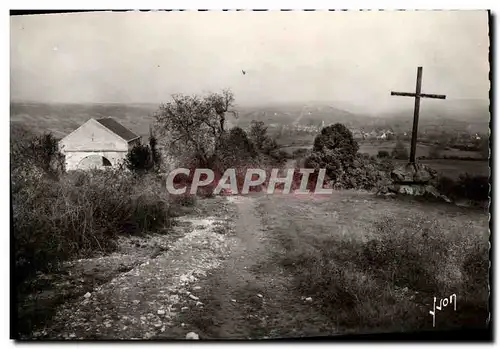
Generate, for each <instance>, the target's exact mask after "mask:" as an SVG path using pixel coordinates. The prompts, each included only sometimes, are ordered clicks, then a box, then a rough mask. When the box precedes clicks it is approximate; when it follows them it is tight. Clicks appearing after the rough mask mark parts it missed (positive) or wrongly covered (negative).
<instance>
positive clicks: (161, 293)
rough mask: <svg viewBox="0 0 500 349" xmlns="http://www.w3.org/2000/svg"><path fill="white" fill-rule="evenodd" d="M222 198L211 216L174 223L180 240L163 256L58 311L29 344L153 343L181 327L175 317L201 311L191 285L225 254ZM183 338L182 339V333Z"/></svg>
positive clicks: (193, 285)
mask: <svg viewBox="0 0 500 349" xmlns="http://www.w3.org/2000/svg"><path fill="white" fill-rule="evenodd" d="M224 201H225V199H224V198H217V199H214V200H212V203H211V205H213V206H214V207H217V210H214V209H213V208H212V209H211V211H212V212H213V213H214V215H213V216H208V217H207V216H206V215H204V216H203V217H200V216H199V215H197V214H195V215H189V216H186V217H183V218H181V219H180V220H179V225H180V226H179V229H181V230H182V229H184V230H186V229H187V232H184V234H183V237H182V238H180V239H178V240H176V241H175V242H174V243H173V244H171V245H170V246H169V247H168V249H167V251H165V252H162V253H160V254H158V255H155V256H152V257H151V258H150V259H147V260H146V261H143V262H142V263H141V264H140V265H138V266H136V267H134V268H132V269H131V270H129V271H126V272H124V273H121V274H120V275H118V276H117V277H115V278H113V279H112V280H111V281H109V282H107V283H104V284H102V285H100V286H96V287H94V288H93V289H92V290H91V291H90V292H88V293H86V294H85V295H83V296H81V297H80V298H78V299H76V300H75V301H71V302H67V303H65V304H63V305H61V306H60V307H59V308H58V309H57V311H56V314H55V316H54V317H53V318H52V319H51V321H50V324H49V325H48V326H47V327H45V328H42V329H40V330H37V331H36V332H35V333H33V334H32V336H31V338H35V339H37V338H39V339H75V340H76V339H86V340H87V339H108V340H109V339H155V338H157V337H158V336H160V335H161V334H163V333H176V329H177V327H179V328H180V330H181V331H183V332H185V331H184V330H183V328H182V327H183V326H181V323H179V322H178V321H176V320H177V317H178V314H180V313H182V312H183V311H186V309H189V308H191V307H199V308H202V307H203V304H201V303H200V302H199V301H198V298H197V297H196V296H195V292H196V283H197V282H198V280H199V279H202V278H204V277H206V275H207V273H208V272H209V271H210V270H211V269H214V268H217V267H218V266H219V265H220V263H221V262H222V260H223V259H224V258H225V256H227V254H228V253H229V251H230V246H229V245H228V244H227V240H228V239H227V237H226V236H225V235H224V232H225V231H227V229H226V228H225V224H226V223H227V222H228V220H229V217H227V215H226V213H227V210H226V207H225V206H224ZM183 336H185V333H183Z"/></svg>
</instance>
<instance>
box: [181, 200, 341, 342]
mask: <svg viewBox="0 0 500 349" xmlns="http://www.w3.org/2000/svg"><path fill="white" fill-rule="evenodd" d="M228 199H229V201H230V202H231V203H232V204H234V205H235V206H236V209H237V218H236V220H235V224H234V227H233V229H234V237H233V239H232V243H231V246H232V249H231V255H230V256H229V258H228V260H227V261H226V262H225V263H224V264H223V265H222V266H221V268H219V269H217V271H216V272H215V273H214V274H213V275H211V276H210V277H208V278H207V279H206V280H205V281H204V282H203V283H202V284H201V285H202V291H200V299H201V300H202V301H203V302H205V306H204V309H193V310H192V311H190V312H188V313H184V314H183V315H182V317H181V318H182V319H183V321H184V322H185V323H186V324H187V328H188V329H189V330H190V331H194V332H196V333H198V334H199V335H200V338H201V339H265V338H291V337H300V336H303V335H305V334H307V335H308V336H314V335H318V336H319V335H331V334H333V333H334V330H333V329H332V327H331V326H328V325H327V323H328V321H327V320H326V319H325V318H324V317H322V316H321V315H320V314H318V313H317V312H316V311H315V309H314V308H313V306H312V304H311V303H309V302H307V301H306V300H305V298H306V297H304V296H303V297H301V296H300V295H297V294H292V293H291V292H290V291H289V285H290V278H289V277H288V276H287V275H286V274H285V272H284V271H283V269H281V267H280V266H279V265H278V264H277V263H274V262H273V259H274V257H275V256H276V254H279V253H280V251H279V249H280V246H279V245H277V244H276V243H275V242H274V241H273V239H272V237H271V236H269V234H271V233H272V232H270V231H268V230H267V229H266V227H265V226H263V225H262V222H261V219H260V217H259V216H258V213H257V210H256V203H257V202H258V200H266V199H267V198H266V195H262V194H261V195H258V194H257V195H255V196H246V197H243V196H235V197H230V198H228Z"/></svg>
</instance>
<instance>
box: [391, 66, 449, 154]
mask: <svg viewBox="0 0 500 349" xmlns="http://www.w3.org/2000/svg"><path fill="white" fill-rule="evenodd" d="M421 89H422V67H418V68H417V87H416V89H415V93H413V92H394V91H391V96H404V97H415V108H414V109H413V130H412V134H411V150H410V164H415V152H416V150H417V131H418V114H419V111H420V98H437V99H446V96H445V95H433V94H427V93H421Z"/></svg>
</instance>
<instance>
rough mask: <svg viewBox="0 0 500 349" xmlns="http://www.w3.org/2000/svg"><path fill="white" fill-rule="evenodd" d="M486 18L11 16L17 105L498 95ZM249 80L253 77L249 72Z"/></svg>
mask: <svg viewBox="0 0 500 349" xmlns="http://www.w3.org/2000/svg"><path fill="white" fill-rule="evenodd" d="M488 51H489V38H488V17H487V12H486V11H476V12H472V11H418V12H414V11H411V12H410V11H402V12H383V11H375V12H374V11H370V12H369V11H364V12H326V11H321V12H300V11H293V12H246V11H245V12H213V11H212V12H191V11H189V12H155V13H103V12H100V13H78V14H57V15H34V16H18V17H11V80H10V81H11V98H12V99H23V100H36V101H46V102H154V103H159V102H162V101H167V100H168V99H169V96H170V95H171V94H172V93H189V94H191V93H202V92H206V91H217V90H220V89H222V88H230V89H232V90H233V92H234V93H235V97H236V100H237V102H238V103H239V104H242V105H243V104H259V103H269V102H308V101H328V102H335V101H342V102H344V103H345V104H352V105H353V106H356V107H357V108H360V109H363V108H369V109H370V110H376V111H382V110H386V109H391V108H397V107H401V106H408V105H409V106H410V107H412V106H413V104H412V101H411V100H409V99H407V98H403V97H391V96H390V91H391V90H396V91H405V92H410V91H412V90H414V89H415V78H416V68H417V66H419V65H421V66H423V67H424V72H423V86H422V90H423V92H426V93H438V94H446V95H447V96H448V98H449V99H462V98H463V99H483V100H487V99H488V91H489V79H488V72H489V63H488ZM242 69H243V70H245V71H246V72H247V74H246V75H243V74H242V72H241V70H242Z"/></svg>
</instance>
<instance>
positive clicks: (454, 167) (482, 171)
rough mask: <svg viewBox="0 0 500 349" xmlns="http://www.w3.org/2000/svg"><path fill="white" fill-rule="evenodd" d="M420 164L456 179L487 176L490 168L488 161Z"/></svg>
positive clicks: (427, 161) (435, 161)
mask: <svg viewBox="0 0 500 349" xmlns="http://www.w3.org/2000/svg"><path fill="white" fill-rule="evenodd" d="M394 161H395V162H397V163H400V164H405V163H407V161H406V160H394ZM419 162H420V163H422V164H425V165H428V166H429V167H431V168H433V169H434V170H436V171H437V172H438V173H439V174H440V175H442V176H446V177H450V178H452V179H457V178H458V177H459V176H460V175H461V174H465V173H468V174H470V175H474V176H489V175H490V166H489V163H488V161H470V160H447V159H439V160H419Z"/></svg>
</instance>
